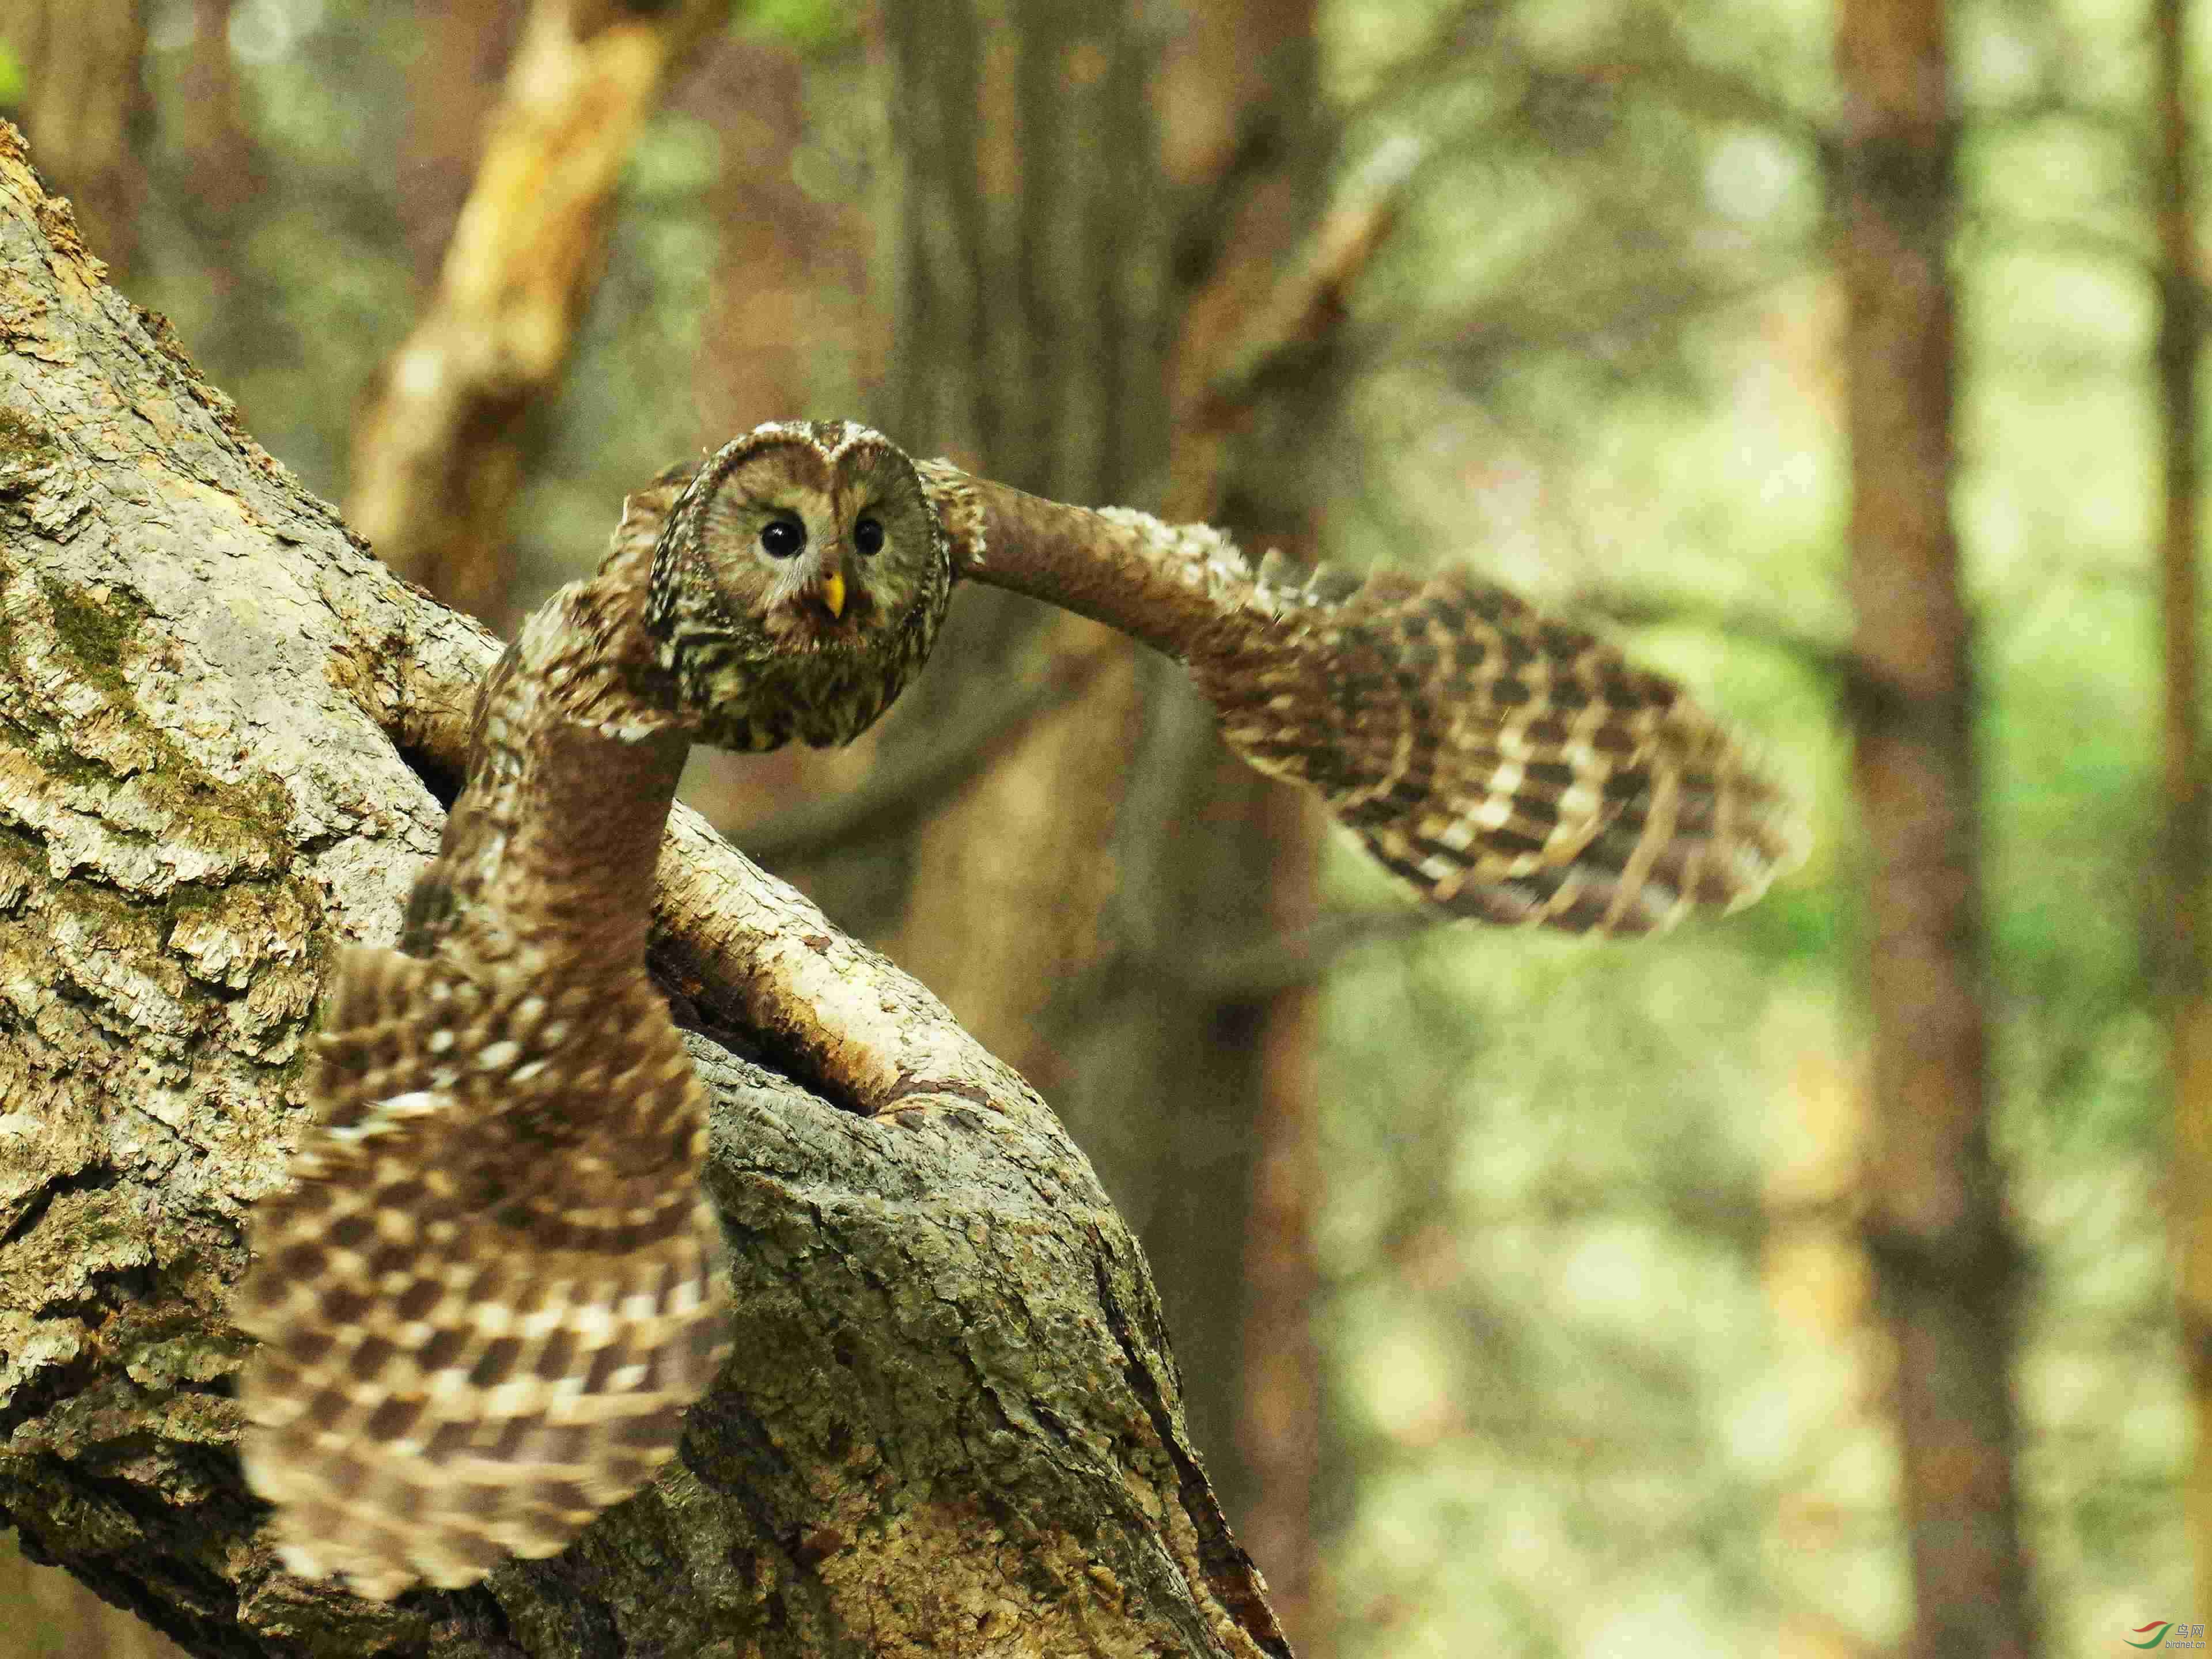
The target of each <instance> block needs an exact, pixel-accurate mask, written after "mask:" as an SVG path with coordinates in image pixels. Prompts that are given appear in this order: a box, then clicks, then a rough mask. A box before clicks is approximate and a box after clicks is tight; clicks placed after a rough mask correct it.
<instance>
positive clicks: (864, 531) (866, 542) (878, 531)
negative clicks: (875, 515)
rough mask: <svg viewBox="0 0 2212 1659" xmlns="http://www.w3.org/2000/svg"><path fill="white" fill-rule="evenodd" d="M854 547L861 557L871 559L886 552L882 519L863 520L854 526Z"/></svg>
mask: <svg viewBox="0 0 2212 1659" xmlns="http://www.w3.org/2000/svg"><path fill="white" fill-rule="evenodd" d="M853 545H854V547H856V548H858V549H859V550H860V556H861V557H863V558H867V557H870V556H873V555H875V554H878V553H880V552H882V551H883V550H884V521H883V520H881V519H862V520H860V522H859V523H858V524H856V525H854V526H853Z"/></svg>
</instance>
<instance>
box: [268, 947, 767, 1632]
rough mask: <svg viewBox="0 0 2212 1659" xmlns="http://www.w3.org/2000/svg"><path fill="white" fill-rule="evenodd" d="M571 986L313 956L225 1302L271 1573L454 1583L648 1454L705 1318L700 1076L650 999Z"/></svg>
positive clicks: (540, 1551)
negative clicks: (244, 1260) (309, 1049)
mask: <svg viewBox="0 0 2212 1659" xmlns="http://www.w3.org/2000/svg"><path fill="white" fill-rule="evenodd" d="M591 998H592V993H591V992H590V991H589V990H588V989H586V992H585V993H584V994H583V995H581V996H572V995H563V994H554V995H545V996H541V995H538V994H534V993H533V992H532V989H531V988H530V987H519V988H518V989H516V990H514V991H511V992H508V991H500V992H489V993H487V992H483V991H481V990H479V989H478V988H477V987H475V986H474V985H472V984H471V982H470V981H467V980H465V979H464V978H461V977H459V976H457V975H454V974H453V973H452V972H451V971H450V970H449V969H445V968H444V967H442V966H441V965H440V964H437V963H431V962H426V961H422V960H419V959H416V958H414V957H404V956H401V955H399V954H398V953H397V952H395V951H380V950H361V949H356V950H354V951H349V952H348V953H347V955H346V956H345V957H344V958H343V960H342V961H341V963H339V965H338V969H337V990H336V993H335V994H334V996H333V998H332V1000H331V1006H330V1012H329V1015H328V1023H327V1026H326V1033H327V1034H326V1035H325V1037H324V1038H323V1052H322V1056H321V1064H320V1065H319V1066H318V1067H317V1071H316V1085H317V1091H318V1095H319V1100H318V1105H319V1108H320V1114H319V1115H320V1121H319V1123H318V1124H317V1125H316V1127H313V1128H312V1129H310V1130H309V1131H308V1132H307V1139H306V1144H305V1145H303V1146H302V1147H301V1151H300V1153H299V1154H298V1156H297V1158H295V1161H294V1163H293V1165H292V1170H293V1173H294V1175H295V1176H296V1177H297V1179H296V1181H295V1184H294V1185H293V1186H292V1187H291V1188H289V1189H288V1190H287V1191H284V1192H283V1193H279V1194H272V1195H271V1196H270V1197H269V1198H266V1199H264V1200H262V1202H261V1203H260V1204H259V1205H258V1206H257V1208H256V1210H255V1213H254V1218H253V1233H254V1237H253V1243H254V1247H255V1255H256V1261H255V1265H254V1267H253V1269H252V1272H251V1273H249V1274H248V1275H247V1277H246V1279H245V1280H244V1282H243V1283H242V1284H241V1285H240V1289H239V1292H238V1296H237V1299H236V1302H235V1304H234V1307H235V1313H236V1317H237V1319H238V1321H239V1322H240V1325H241V1326H243V1327H244V1328H246V1330H248V1331H250V1332H252V1334H254V1335H256V1336H258V1338H260V1340H261V1346H260V1347H259V1348H258V1350H257V1351H256V1352H255V1353H254V1355H253V1357H252V1360H251V1361H250V1362H249V1364H248V1365H247V1368H246V1375H245V1378H244V1382H243V1400H244V1404H245V1410H246V1417H247V1419H248V1421H249V1423H250V1425H252V1426H251V1427H250V1429H249V1431H248V1433H247V1435H246V1446H245V1453H244V1456H245V1463H246V1474H247V1477H248V1479H249V1480H251V1481H252V1484H253V1486H254V1488H255V1489H256V1490H257V1491H258V1492H260V1493H261V1495H262V1496H263V1497H264V1498H268V1499H269V1500H270V1501H271V1502H272V1503H274V1504H276V1505H277V1506H278V1513H277V1516H276V1522H275V1526H276V1532H277V1534H278V1537H279V1539H280V1541H281V1542H280V1548H281V1551H282V1553H283V1559H284V1562H285V1565H286V1566H287V1567H288V1568H289V1570H290V1571H294V1572H297V1573H300V1574H301V1575H303V1576H306V1577H327V1576H329V1575H330V1574H331V1573H332V1572H335V1571H343V1572H345V1573H347V1574H349V1576H350V1577H351V1580H352V1583H353V1588H354V1589H356V1592H357V1593H359V1594H362V1595H370V1596H374V1597H377V1598H380V1599H384V1598H388V1597H390V1596H392V1595H397V1594H398V1592H399V1591H400V1590H402V1589H405V1588H406V1587H407V1585H408V1584H410V1583H412V1582H413V1581H414V1580H415V1579H416V1577H424V1578H428V1580H429V1581H430V1582H431V1583H435V1584H442V1585H454V1584H463V1583H474V1582H475V1581H476V1580H477V1579H478V1578H481V1577H483V1574H484V1573H485V1572H486V1571H489V1568H490V1567H491V1566H492V1565H495V1563H496V1562H497V1561H498V1560H499V1559H500V1558H501V1556H502V1555H503V1554H506V1553H510V1552H511V1553H514V1554H517V1555H525V1556H540V1555H550V1554H552V1553H555V1552H556V1551H558V1550H559V1549H560V1548H562V1546H564V1545H565V1544H567V1543H568V1541H569V1540H570V1539H571V1538H572V1537H573V1536H574V1534H575V1532H576V1530H577V1528H579V1527H580V1526H581V1525H582V1524H583V1522H585V1521H586V1520H588V1519H589V1518H590V1517H591V1516H592V1515H594V1514H596V1513H597V1512H598V1511H599V1510H602V1509H604V1508H605V1507H606V1506H607V1505H609V1504H613V1503H616V1502H618V1501H619V1500H621V1499H622V1498H626V1497H628V1496H629V1494H630V1493H631V1492H635V1490H637V1488H638V1487H639V1486H641V1485H643V1484H644V1482H645V1481H646V1480H649V1479H650V1478H651V1476H652V1474H653V1470H654V1469H656V1468H659V1465H660V1464H661V1463H662V1462H665V1461H666V1460H667V1458H668V1457H669V1456H670V1455H671V1453H672V1452H673V1451H674V1449H675V1446H676V1441H677V1437H678V1432H679V1430H680V1427H681V1419H682V1415H683V1413H684V1408H685V1407H687V1406H689V1405H690V1402H691V1401H693V1400H695V1399H696V1397H697V1396H698V1395H699V1394H700V1393H701V1392H702V1390H703V1389H704V1388H705V1386H706V1384H707V1383H708V1380H709V1379H710V1378H711V1376H712V1375H713V1372H714V1368H715V1367H716V1365H717V1364H719V1363H720V1358H721V1356H722V1353H723V1352H724V1351H725V1349H726V1333H727V1330H728V1326H729V1321H728V1314H727V1308H726V1300H727V1291H726V1284H725V1279H724V1275H723V1273H722V1271H721V1266H722V1264H721V1249H722V1244H721V1236H720V1230H719V1228H718V1227H717V1226H716V1225H715V1223H714V1218H713V1216H712V1215H711V1213H710V1212H708V1210H707V1209H706V1207H705V1206H704V1204H703V1202H702V1200H701V1199H700V1197H699V1188H698V1181H697V1175H698V1168H699V1163H700V1159H701V1158H702V1156H703V1152H704V1146H705V1102H704V1097H703V1095H702V1092H701V1090H700V1085H698V1083H697V1082H696V1080H695V1079H694V1078H693V1077H692V1074H691V1070H690V1062H689V1060H688V1058H687V1056H686V1055H685V1054H684V1050H683V1048H682V1046H681V1042H680V1041H679V1040H678V1039H677V1037H676V1036H675V1033H674V1032H673V1030H668V1029H666V1022H665V1017H664V1018H663V1019H662V1020H661V1021H660V1022H659V1024H658V1025H657V1026H656V1025H655V1024H654V1023H653V1022H652V1021H650V1020H640V1021H637V1022H636V1023H635V1024H634V1025H632V1024H628V1015H629V1012H633V1011H625V1010H623V1009H621V1008H620V1007H608V1006H605V1005H604V1004H602V1005H601V1006H597V1007H594V1006H591ZM626 1025H627V1026H628V1029H627V1030H625V1029H623V1028H624V1027H625V1026H626ZM636 1031H642V1032H643V1033H644V1034H645V1036H644V1038H643V1039H642V1040H632V1041H630V1042H629V1046H628V1047H627V1048H626V1047H625V1046H623V1040H624V1039H625V1038H628V1037H629V1036H630V1034H631V1033H632V1032H636ZM663 1031H665V1038H664V1037H663V1036H661V1035H660V1033H661V1032H663ZM648 1049H649V1050H650V1052H647V1050H648ZM609 1102H611V1103H615V1104H608V1103H609Z"/></svg>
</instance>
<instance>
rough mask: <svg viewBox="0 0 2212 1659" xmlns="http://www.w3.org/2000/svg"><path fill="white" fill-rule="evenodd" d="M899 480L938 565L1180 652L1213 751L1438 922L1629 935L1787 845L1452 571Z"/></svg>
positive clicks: (1595, 677) (1493, 592) (1752, 880)
mask: <svg viewBox="0 0 2212 1659" xmlns="http://www.w3.org/2000/svg"><path fill="white" fill-rule="evenodd" d="M921 474H922V479H923V482H924V483H925V484H926V485H927V488H928V489H929V491H930V495H931V498H932V500H933V502H934V503H935V504H936V507H937V512H938V516H939V518H940V519H942V520H945V524H946V526H947V527H948V529H950V530H951V532H953V541H954V568H955V569H956V571H957V574H959V575H960V576H962V577H963V578H966V579H969V580H978V581H987V582H992V583H994V584H996V585H998V586H1004V587H1012V588H1014V589H1017V590H1018V591H1020V592H1025V593H1031V594H1035V595H1036V596H1037V597H1039V598H1041V599H1050V600H1052V601H1053V602H1054V603H1055V604H1058V605H1065V606H1066V607H1068V608H1069V609H1071V610H1074V611H1081V612H1082V613H1083V614H1085V616H1089V617H1096V618H1097V619H1098V620H1099V621H1101V622H1104V623H1110V624H1111V625H1113V626H1114V627H1116V628H1119V629H1122V630H1123V631H1124V632H1127V633H1129V634H1133V635H1135V636H1136V637H1137V638H1139V639H1141V640H1143V641H1146V643H1147V644H1149V645H1152V646H1153V647H1156V648H1158V649H1159V650H1161V651H1164V652H1165V653H1167V654H1168V655H1170V656H1172V657H1175V658H1177V659H1180V660H1182V662H1184V663H1186V664H1188V666H1189V668H1190V671H1191V678H1192V679H1193V680H1194V682H1195V683H1196V684H1197V685H1198V688H1199V690H1200V691H1202V692H1204V693H1205V694H1206V697H1207V698H1208V699H1209V700H1211V702H1212V704H1213V706H1214V710H1215V713H1216V714H1217V715H1218V717H1219V720H1220V722H1221V732H1222V735H1223V737H1224V738H1226V739H1227V740H1228V742H1229V744H1230V746H1231V747H1232V748H1233V749H1235V750H1237V752H1238V753H1240V754H1242V755H1243V757H1245V758H1246V759H1247V760H1249V761H1250V762H1251V763H1253V764H1254V765H1255V766H1256V767H1258V768H1259V769H1261V771H1263V772H1266V773H1267V774H1269V775H1272V776H1275V777H1279V778H1285V779H1288V780H1290V781H1293V782H1297V783H1302V784H1305V785H1307V786H1309V787H1311V788H1313V789H1314V790H1316V792H1317V793H1319V794H1320V795H1321V797H1322V799H1324V800H1325V801H1327V802H1328V805H1329V809H1330V811H1332V812H1334V814H1335V815H1336V817H1338V818H1339V819H1340V821H1341V822H1342V823H1345V824H1346V826H1347V827H1349V828H1350V829H1352V830H1353V831H1355V832H1356V833H1357V834H1358V836H1359V837H1360V839H1361V840H1362V841H1364V842H1365V843H1366V844H1367V847H1368V848H1369V850H1370V852H1372V853H1373V854H1375V855H1376V858H1377V859H1379V860H1381V861H1382V862H1383V864H1384V865H1386V866H1389V868H1390V869H1391V870H1392V871H1394V872H1396V873H1397V874H1398V875H1400V876H1401V877H1403V878H1405V879H1406V880H1407V882H1408V883H1410V884H1412V885H1413V888H1414V889H1415V890H1417V891H1419V893H1420V894H1421V896H1423V897H1424V898H1426V899H1427V900H1429V901H1430V902H1431V903H1435V904H1438V905H1441V906H1443V908H1446V909H1448V910H1450V911H1452V912H1453V913H1455V914H1456V915H1465V916H1473V917H1475V918H1478V919H1479V920H1481V921H1488V922H1495V923H1502V924H1507V925H1521V924H1541V925H1543V926H1546V927H1555V928H1559V929H1562V930H1565V931H1567V932H1571V933H1647V932H1650V931H1651V930H1652V929H1654V928H1660V927H1668V926H1671V925H1672V924H1673V923H1674V922H1675V921H1678V920H1680V918H1681V917H1682V916H1683V915H1686V914H1687V913H1688V912H1689V911H1690V910H1691V909H1692V908H1697V907H1699V906H1717V907H1728V906H1734V905H1740V904H1745V903H1748V902H1751V901H1752V900H1753V899H1755V898H1757V897H1758V896H1759V894H1761V893H1763V892H1764V891H1765V890H1766V886H1767V884H1768V882H1769V881H1770V880H1771V879H1772V878H1773V876H1774V874H1775V872H1777V871H1778V870H1779V869H1782V868H1784V867H1786V866H1788V865H1790V863H1792V862H1793V861H1794V860H1796V858H1797V857H1798V856H1800V854H1801V851H1802V837H1803V832H1802V826H1801V824H1800V822H1799V820H1798V817H1797V816H1796V809H1795V807H1794V806H1793V805H1792V804H1791V803H1790V800H1789V799H1787V797H1786V796H1785V795H1784V793H1782V792H1781V791H1780V790H1779V789H1778V788H1777V787H1776V786H1775V785H1774V784H1773V783H1772V782H1771V781H1770V780H1769V779H1768V778H1767V777H1765V775H1763V774H1762V773H1761V772H1760V771H1759V769H1757V768H1756V767H1755V766H1753V764H1752V763H1751V762H1750V760H1749V759H1748V758H1747V757H1746V756H1745V755H1744V753H1743V751H1742V750H1740V749H1739V748H1738V747H1737V746H1736V744H1735V743H1734V741H1733V740H1732V739H1731V738H1729V735H1728V734H1727V732H1724V731H1723V729H1722V728H1721V727H1720V726H1718V725H1717V724H1716V723H1715V722H1714V721H1713V720H1711V718H1710V717H1709V716H1708V715H1706V714H1705V713H1704V712H1703V711H1702V710H1700V709H1699V708H1698V707H1697V706H1696V705H1695V704H1694V703H1693V702H1692V701H1691V700H1690V699H1689V698H1688V697H1687V696H1685V695H1684V694H1683V693H1682V692H1681V690H1680V689H1679V688H1678V687H1676V686H1675V685H1674V684H1673V683H1672V682H1671V681H1668V680H1667V679H1665V678H1662V676H1660V675H1657V674H1654V673H1651V672H1650V671H1647V670H1644V669H1639V668H1637V667H1634V666H1632V665H1631V664H1629V663H1628V661H1627V660H1626V659H1625V658H1623V657H1622V656H1621V654H1620V652H1618V651H1617V650H1615V649H1614V648H1613V647H1612V646H1610V645H1607V643H1606V642H1605V641H1602V640H1600V639H1598V638H1596V637H1595V636H1594V635H1590V634H1589V633H1587V632H1585V631H1583V629H1578V628H1572V627H1569V626H1567V625H1566V624H1565V623H1557V622H1553V621H1551V620H1549V619H1548V618H1547V617H1542V616H1541V615H1539V614H1538V613H1537V612H1535V611H1533V610H1531V609H1530V608H1529V607H1528V605H1525V604H1524V603H1522V601H1521V600H1520V599H1516V598H1515V597H1514V596H1513V595H1512V594H1510V593H1509V592H1505V590H1504V589H1503V588H1500V587H1497V586H1492V585H1491V584H1490V583H1487V582H1484V581H1481V580H1477V579H1476V578H1474V576H1472V575H1469V574H1467V573H1466V572H1464V571H1457V570H1454V571H1448V572H1446V573H1445V574H1441V575H1438V576H1435V577H1431V579H1429V580H1426V581H1419V580H1414V579H1413V578H1412V577H1409V576H1407V575H1404V574H1400V573H1398V572H1396V571H1390V570H1384V571H1378V572H1376V574H1373V575H1370V576H1369V577H1367V578H1366V579H1365V580H1364V581H1363V580H1355V579H1351V578H1347V577H1346V576H1344V575H1343V574H1340V573H1339V572H1335V571H1332V570H1329V569H1328V568H1322V569H1321V570H1317V571H1300V570H1297V569H1294V568H1291V566H1290V565H1289V564H1288V563H1287V562H1285V561H1283V560H1281V559H1280V558H1279V556H1275V555H1272V554H1271V555H1269V556H1267V557H1264V558H1262V559H1261V560H1260V562H1258V563H1257V565H1255V564H1253V563H1252V562H1249V560H1247V559H1246V558H1245V556H1243V554H1242V553H1241V552H1240V551H1239V550H1237V547H1236V546H1235V545H1234V544H1232V543H1231V542H1230V540H1229V539H1228V538H1226V537H1225V536H1223V535H1222V534H1221V533H1220V532H1218V531H1216V530H1212V529H1209V528H1207V527H1206V526H1197V525H1185V526H1176V525H1167V524H1163V523H1161V522H1160V521H1159V520H1157V519H1154V518H1152V517H1151V516H1150V515H1148V514H1146V513H1136V512H1132V511H1130V510H1128V509H1127V508H1123V507H1108V508H1106V509H1104V510H1103V511H1101V512H1091V511H1088V510H1086V509H1085V508H1082V507H1065V506H1062V505H1060V503H1059V502H1057V501H1040V500H1038V499H1037V498H1036V497H1035V496H1031V495H1023V494H1022V493H1021V492H1020V491H1018V490H1014V489H1007V488H1006V486H1005V485H1003V484H995V483H987V482H984V481H982V480H981V479H973V478H969V477H967V476H966V475H964V474H963V473H961V472H960V471H957V469H955V468H953V467H951V466H948V465H945V464H944V463H942V462H931V461H925V462H923V463H922V465H921Z"/></svg>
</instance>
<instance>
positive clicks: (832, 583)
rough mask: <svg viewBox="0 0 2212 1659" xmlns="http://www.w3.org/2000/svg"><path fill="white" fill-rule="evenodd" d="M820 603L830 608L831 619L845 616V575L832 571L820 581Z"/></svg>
mask: <svg viewBox="0 0 2212 1659" xmlns="http://www.w3.org/2000/svg"><path fill="white" fill-rule="evenodd" d="M821 586H822V603H823V604H824V605H828V606H829V614H830V615H831V616H833V617H842V616H843V615H844V614H845V573H844V572H843V571H842V570H833V571H831V572H830V573H829V574H828V575H826V576H824V577H823V579H822V584H821Z"/></svg>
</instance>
